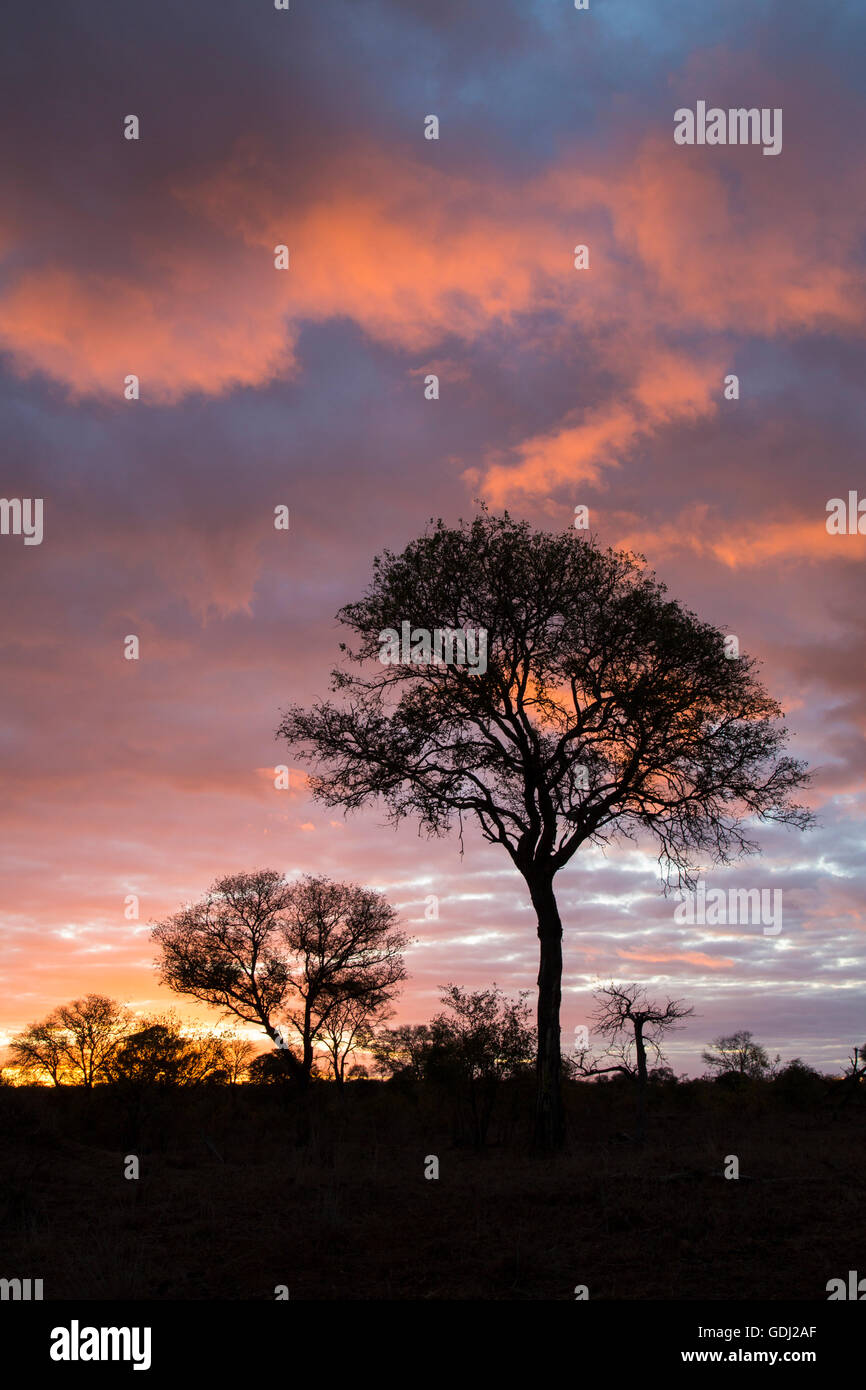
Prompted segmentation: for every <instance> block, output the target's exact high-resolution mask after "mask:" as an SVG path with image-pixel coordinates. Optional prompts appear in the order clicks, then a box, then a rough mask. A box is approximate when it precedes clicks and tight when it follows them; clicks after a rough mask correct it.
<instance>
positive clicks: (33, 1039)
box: [9, 1013, 68, 1086]
mask: <svg viewBox="0 0 866 1390" xmlns="http://www.w3.org/2000/svg"><path fill="white" fill-rule="evenodd" d="M64 1044H65V1039H64V1036H63V1029H62V1027H61V1025H60V1022H59V1020H58V1019H57V1015H56V1013H55V1014H50V1015H49V1016H48V1018H45V1019H43V1020H42V1021H41V1022H40V1023H31V1024H30V1027H29V1028H25V1029H24V1030H23V1032H21V1033H17V1034H16V1035H15V1037H14V1038H12V1039H11V1041H10V1043H9V1053H10V1061H11V1065H12V1066H13V1068H14V1069H15V1071H16V1072H17V1074H18V1078H19V1079H20V1080H21V1081H22V1082H24V1083H25V1084H26V1083H27V1082H34V1081H35V1082H40V1083H41V1082H43V1081H46V1080H48V1081H50V1082H51V1083H52V1085H54V1086H62V1085H63V1084H64V1080H65V1079H66V1078H67V1074H68V1069H67V1064H66V1053H65V1048H64Z"/></svg>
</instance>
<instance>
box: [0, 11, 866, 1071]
mask: <svg viewBox="0 0 866 1390" xmlns="http://www.w3.org/2000/svg"><path fill="white" fill-rule="evenodd" d="M6 29H7V42H6V43H5V44H4V45H3V46H2V51H0V68H2V72H3V80H2V83H0V111H2V118H3V123H4V126H5V128H6V130H7V131H11V132H12V140H11V144H10V146H9V150H8V154H9V157H8V159H7V160H6V161H5V163H6V169H5V174H4V176H3V182H4V189H3V195H4V196H3V198H2V202H0V409H2V416H3V443H4V450H3V469H2V482H0V490H2V495H3V496H5V497H42V498H44V507H45V537H44V541H43V543H42V544H41V545H40V546H30V547H25V546H24V545H23V543H22V540H21V538H20V537H14V536H3V537H0V576H2V579H0V582H2V591H0V592H2V596H3V601H2V607H0V644H2V662H3V675H4V679H3V685H2V703H0V758H2V766H3V788H4V794H3V798H2V802H0V816H2V839H0V855H2V883H3V889H2V900H0V909H2V911H0V982H2V992H3V1009H2V1013H0V1034H2V1036H8V1035H9V1034H10V1033H11V1032H12V1031H14V1030H15V1029H17V1028H19V1027H21V1026H23V1025H25V1024H27V1023H28V1022H30V1021H32V1020H33V1019H35V1018H37V1017H39V1016H41V1015H42V1014H44V1013H45V1012H47V1011H48V1010H49V1009H50V1008H52V1007H54V1006H55V1005H56V1004H58V1003H61V1002H64V1001H65V1000H68V999H71V998H73V997H76V996H78V995H81V994H83V993H86V992H88V991H90V990H99V991H101V992H107V993H111V994H113V995H115V996H117V997H118V998H121V999H123V1000H125V1001H127V1002H129V1003H130V1004H131V1005H132V1006H133V1007H135V1008H137V1009H140V1010H147V1009H156V1008H164V1007H166V1006H172V1005H174V1006H178V1001H177V999H176V998H175V997H174V996H171V995H169V994H168V993H167V992H166V991H164V990H162V989H160V988H159V987H158V986H157V984H156V980H155V974H154V971H153V966H152V955H153V952H152V948H151V945H150V942H149V938H148V930H147V922H148V920H149V919H152V918H158V917H161V916H163V915H165V914H166V913H168V912H171V911H173V910H174V909H175V908H176V907H178V906H179V905H180V903H181V902H183V901H186V900H189V899H194V898H197V897H198V896H200V895H201V894H202V893H203V892H204V891H205V890H206V889H207V887H208V886H209V884H210V883H211V882H212V881H213V879H214V878H216V877H217V876H219V875H222V874H225V873H230V872H237V871H240V870H244V869H252V868H256V867H273V868H277V869H280V870H283V871H285V872H286V873H290V874H294V873H301V872H307V871H309V872H325V873H328V874H331V875H332V876H334V877H342V878H347V879H353V880H357V881H360V882H364V883H367V884H369V885H371V886H373V887H376V888H380V889H382V890H384V891H385V892H387V894H388V896H389V898H390V900H391V901H392V902H393V903H394V905H395V906H396V907H398V908H399V909H400V911H401V914H402V916H403V920H404V922H405V923H406V925H407V927H408V929H409V930H410V931H412V932H413V933H414V934H415V935H416V936H417V938H418V940H417V943H416V944H415V945H414V946H413V947H412V949H411V951H410V952H409V955H408V958H407V963H408V966H409V969H410V972H411V979H410V981H409V983H408V985H407V988H406V990H405V992H404V994H403V996H402V998H401V1001H400V1006H399V1015H398V1016H399V1018H400V1019H401V1020H405V1021H421V1020H423V1019H425V1018H429V1017H430V1015H431V1013H432V1012H434V1011H435V1009H436V1007H437V986H438V985H439V984H444V983H446V982H448V981H455V982H456V983H459V984H461V985H466V986H476V987H480V986H482V985H488V984H490V983H492V982H493V981H496V983H498V984H499V985H500V986H502V987H503V988H505V989H507V990H509V991H510V992H516V991H517V990H519V989H530V990H531V989H532V988H533V986H534V980H535V971H536V968H537V967H536V950H535V948H536V941H535V936H534V925H533V921H532V915H531V910H530V908H529V904H528V901H527V897H526V893H525V890H524V888H523V885H522V883H521V881H520V880H519V878H518V877H517V875H516V874H515V873H514V871H513V869H512V868H511V865H510V861H509V860H508V859H507V857H506V856H505V855H504V853H502V852H500V851H498V850H496V849H495V848H492V847H489V846H486V845H484V844H483V842H482V841H481V840H480V838H479V837H478V836H477V835H475V834H474V833H473V832H471V831H468V832H467V835H466V839H465V853H464V855H463V857H462V858H461V856H460V853H459V846H458V843H457V840H456V837H451V838H448V839H445V840H442V841H428V840H424V839H419V838H418V836H417V833H416V831H415V828H414V827H413V826H412V825H409V824H407V825H404V826H403V827H402V828H401V829H400V830H399V831H397V832H395V831H393V830H391V829H389V828H386V827H383V823H382V822H383V816H382V814H381V813H379V812H377V811H370V812H365V813H363V814H360V815H356V816H353V817H351V818H349V819H345V820H344V818H343V817H342V816H341V815H339V814H338V813H335V812H334V811H332V810H331V811H329V810H327V809H325V808H323V807H321V806H318V805H316V804H314V803H312V802H311V801H310V800H309V798H308V796H307V794H306V791H305V788H304V783H303V779H302V778H301V777H300V776H296V777H294V778H293V781H292V787H291V789H290V790H288V791H284V792H277V791H275V790H274V787H273V780H272V775H271V773H270V771H269V769H271V768H272V767H273V766H274V764H276V763H280V762H285V761H288V762H289V763H290V764H292V765H293V766H297V764H293V763H292V757H291V754H290V753H288V752H287V751H286V750H285V747H284V745H278V744H277V743H276V742H275V740H274V730H275V728H276V726H277V723H278V720H279V713H280V710H281V708H283V707H285V705H287V704H288V703H289V702H290V701H295V700H299V701H310V700H312V699H313V698H314V697H315V696H317V695H321V694H324V693H325V691H326V688H327V683H328V673H329V671H330V669H331V667H332V665H333V664H334V663H335V662H336V660H337V657H338V651H337V643H338V641H339V639H340V636H341V633H340V631H339V629H338V625H337V624H336V623H335V621H334V614H335V613H336V611H337V610H338V608H339V607H340V606H341V605H342V604H343V603H346V602H348V601H350V600H352V599H353V598H356V597H358V596H359V595H360V593H361V592H362V590H363V588H364V586H365V584H366V582H367V579H368V576H369V573H370V565H371V561H372V558H373V556H374V554H375V553H376V552H377V551H379V550H381V549H382V548H383V547H384V546H388V547H390V548H392V549H398V548H401V547H402V546H403V545H404V544H406V542H408V541H409V540H410V539H411V538H412V537H413V536H414V535H416V534H418V533H419V532H420V531H421V530H423V528H424V526H425V524H426V522H427V520H428V519H429V518H430V517H432V516H439V515H441V516H443V517H445V518H446V519H447V520H449V521H455V520H456V519H457V518H458V517H459V516H461V515H462V516H468V515H471V514H472V512H473V510H474V507H473V499H475V498H477V497H483V498H485V499H486V500H488V502H489V503H490V504H491V505H493V506H497V507H501V506H503V505H504V506H508V507H509V509H511V510H512V511H513V512H514V513H516V514H517V515H520V516H525V517H527V518H529V519H530V520H531V521H532V522H533V523H534V524H537V525H541V526H545V527H548V528H550V529H555V530H559V529H561V528H564V527H567V526H568V525H569V524H570V520H571V517H572V515H573V511H574V507H575V505H577V504H586V505H587V506H589V508H590V516H591V521H592V526H593V529H594V531H596V533H597V534H598V536H599V538H600V539H601V540H602V541H603V542H604V543H605V544H608V543H609V544H614V545H628V546H631V547H634V548H636V549H638V550H640V551H642V552H643V553H644V554H645V555H646V556H647V558H648V560H649V562H650V564H651V565H652V566H653V567H654V568H655V569H656V571H657V572H658V574H659V575H660V577H661V578H663V579H664V580H665V581H666V582H667V583H668V585H669V587H670V589H671V592H672V593H673V594H674V595H675V596H677V597H678V598H680V599H682V600H683V601H684V602H685V603H687V604H688V605H689V606H690V607H692V608H694V609H695V610H696V611H697V612H698V613H699V614H700V615H701V616H702V617H705V618H706V619H707V620H709V621H712V622H714V623H717V624H718V625H719V626H720V627H723V628H724V629H725V630H726V631H728V632H732V633H736V634H737V635H738V636H739V638H740V642H741V644H742V647H743V648H744V650H746V651H748V652H750V653H753V654H755V655H757V656H758V657H759V658H760V659H761V661H762V662H763V668H762V674H763V677H764V679H765V681H766V683H767V685H768V686H769V688H770V690H771V691H772V693H773V694H775V695H776V696H777V698H779V699H780V700H781V702H782V703H783V706H784V708H785V711H786V714H787V718H788V722H789V724H790V726H791V730H792V735H793V737H792V751H793V752H794V753H795V754H796V755H797V756H799V757H803V758H806V759H807V760H808V761H809V762H810V764H811V765H812V766H813V767H814V769H815V773H816V776H815V782H814V786H813V788H812V792H811V800H812V804H813V805H814V806H815V809H816V811H817V813H818V817H819V824H818V826H817V827H816V829H815V830H813V831H811V832H810V833H809V834H807V835H800V834H798V833H796V832H789V831H784V830H781V829H778V828H773V827H767V828H764V829H763V830H762V831H761V832H760V840H761V845H762V848H763V853H762V855H761V856H759V857H755V858H752V859H749V860H746V861H744V862H742V863H741V864H740V865H737V866H735V867H733V868H731V869H729V870H726V871H725V872H724V873H721V872H716V873H713V874H711V875H710V876H709V878H708V882H709V883H710V884H711V885H713V886H718V887H722V888H725V889H727V888H728V887H730V886H733V887H738V888H781V889H782V890H783V892H784V927H783V931H782V932H781V934H780V935H779V936H777V937H767V936H764V935H762V934H761V932H760V930H759V929H757V928H752V927H741V928H728V927H715V928H714V927H703V928H700V927H684V926H681V925H677V924H676V923H675V921H674V918H673V906H674V905H673V903H672V902H671V901H670V900H666V899H665V898H664V897H663V896H662V894H661V893H660V890H659V883H658V875H657V870H656V866H655V858H654V854H653V851H652V848H651V846H650V845H649V844H641V845H638V846H631V845H626V846H624V847H623V846H619V847H613V848H611V849H610V850H609V851H608V852H607V854H606V855H605V854H602V853H601V852H600V851H596V850H592V851H588V852H582V853H581V854H580V855H579V856H578V858H577V859H576V860H575V861H573V863H572V865H571V866H570V867H569V868H568V869H566V870H565V871H564V872H563V874H562V875H561V876H560V878H559V880H558V883H559V890H560V901H561V911H562V915H563V919H564V922H565V981H564V1004H563V1039H564V1043H565V1044H566V1045H567V1044H568V1040H569V1037H570V1036H571V1034H572V1031H573V1028H574V1026H576V1025H578V1024H581V1023H584V1022H586V1021H587V1016H588V1007H589V1004H590V998H589V992H590V990H591V988H592V986H593V984H594V982H596V981H598V980H600V981H605V980H609V979H611V978H615V979H619V980H632V979H636V980H639V981H641V982H645V983H647V984H648V985H649V986H650V987H651V988H652V990H653V991H654V992H656V993H659V994H671V995H673V996H676V997H679V998H683V999H685V1000H687V1001H688V1002H690V1003H692V1004H694V1005H695V1007H696V1010H697V1014H698V1017H697V1018H696V1019H695V1020H693V1021H692V1022H691V1023H690V1024H689V1026H688V1028H687V1029H686V1030H684V1031H683V1032H682V1033H681V1034H679V1035H677V1039H678V1040H677V1042H676V1044H675V1045H674V1046H672V1047H671V1049H670V1054H671V1058H672V1061H673V1064H674V1066H675V1067H676V1069H677V1070H695V1069H697V1068H698V1067H699V1062H698V1054H699V1052H700V1050H701V1047H702V1046H703V1045H705V1043H706V1042H707V1041H708V1040H709V1039H710V1038H711V1037H713V1036H715V1035H716V1034H718V1033H720V1032H731V1031H734V1030H735V1029H739V1028H748V1029H751V1030H752V1031H753V1032H754V1033H755V1034H756V1036H757V1037H758V1038H759V1039H760V1040H761V1041H762V1042H763V1043H764V1044H765V1045H766V1046H767V1047H768V1050H769V1051H770V1052H771V1054H775V1052H776V1051H780V1052H781V1053H782V1055H783V1057H789V1056H794V1055H800V1056H802V1057H803V1058H805V1059H806V1060H808V1061H811V1062H812V1063H813V1064H815V1065H818V1066H821V1067H823V1068H826V1069H827V1070H834V1069H836V1068H838V1067H839V1066H840V1065H841V1064H842V1063H843V1062H844V1059H845V1057H846V1055H847V1053H848V1052H849V1050H850V1046H851V1044H852V1043H854V1042H855V1041H859V1042H862V1041H864V1040H866V1008H864V976H866V970H864V956H866V952H864V925H866V922H864V910H863V900H864V886H866V885H864V880H866V855H864V831H863V825H864V822H863V813H864V770H866V753H864V739H863V735H864V732H866V660H864V653H866V616H864V603H863V598H864V585H863V566H864V558H866V537H864V536H860V535H853V536H831V535H828V533H827V530H826V527H825V517H826V504H827V501H828V499H830V498H832V497H845V496H847V494H848V492H849V490H850V489H859V491H860V495H864V493H866V469H864V452H863V441H864V428H863V427H864V413H866V405H864V398H863V392H862V382H863V376H864V366H866V361H864V358H866V354H864V331H866V314H864V308H866V305H864V299H866V290H864V285H866V281H864V274H863V271H864V264H863V262H864V254H863V252H864V244H863V226H864V214H866V179H864V156H863V148H864V140H863V132H864V104H866V98H864V95H863V91H862V71H861V70H860V69H861V60H860V58H859V56H858V55H859V54H862V52H863V45H864V40H866V14H864V12H863V9H862V7H861V6H858V5H855V4H853V3H850V4H846V3H839V4H836V5H834V6H832V7H830V8H828V9H825V8H824V7H816V6H814V5H812V4H809V3H806V0H798V2H797V3H782V0H761V2H760V3H756V0H751V2H750V3H739V4H729V5H717V4H710V3H699V2H696V0H660V2H659V3H657V4H654V5H646V4H642V3H641V4H639V3H635V0H607V2H606V3H598V4H596V3H595V0H593V4H592V6H591V9H590V11H589V12H586V13H583V12H576V11H575V10H574V9H573V7H572V6H571V5H570V4H569V3H567V0H535V3H531V4H527V3H526V0H483V2H482V3H467V0H439V3H437V4H432V5H431V4H428V3H422V0H400V2H399V3H390V2H389V3H386V0H371V2H370V3H367V4H364V5H359V4H357V3H352V0H320V3H317V4H313V3H306V4H305V3H303V0H298V3H297V4H293V6H292V8H291V10H290V11H289V12H287V13H282V12H275V11H274V10H273V9H272V8H268V5H267V4H264V3H263V4H261V5H251V4H249V3H245V2H242V0H235V2H233V3H225V0H218V3H204V0H185V3H184V4H183V5H178V4H165V3H154V4H152V5H148V6H146V7H145V6H137V5H123V6H121V5H118V4H117V3H116V0H112V3H108V0H92V3H88V4H87V5H84V4H81V3H75V4H71V5H70V4H60V3H58V2H57V0H47V3H45V4H41V5H40V6H38V7H33V6H26V5H24V4H22V3H20V0H17V3H16V0H13V3H12V4H11V6H10V8H9V11H8V13H7V16H6ZM704 98H707V99H708V100H709V101H711V102H713V103H715V104H717V105H719V106H721V107H729V106H732V107H736V106H752V105H754V106H758V107H782V108H784V148H783V150H782V153H781V154H780V155H779V156H778V157H776V158H772V159H767V158H763V157H762V155H761V151H760V149H755V148H749V147H727V148H712V149H711V148H698V147H694V148H684V147H677V146H676V145H675V144H674V142H673V138H672V131H673V113H674V110H675V109H676V108H678V107H682V106H694V104H695V102H696V101H697V100H698V99H704ZM128 112H135V113H137V114H138V115H139V117H140V121H141V139H140V140H139V141H138V142H129V141H126V140H124V139H123V137H122V123H123V117H124V115H125V114H126V113H128ZM431 112H433V113H436V114H438V116H439V118H440V121H441V136H440V139H439V141H438V142H432V141H425V140H424V138H423V123H424V117H425V116H426V115H427V114H428V113H431ZM283 242H285V243H286V244H288V245H289V247H290V250H291V268H290V270H289V271H288V272H286V273H278V272H276V271H275V270H274V268H273V247H274V245H275V244H277V243H283ZM576 243H586V244H587V245H589V247H590V250H591V265H590V269H589V271H587V272H576V271H575V270H574V268H573V264H572V252H573V248H574V246H575V244H576ZM132 372H134V373H137V374H138V375H140V378H141V390H142V399H141V400H140V401H138V402H126V401H124V400H123V396H122V389H123V380H124V377H125V376H126V375H127V373H132ZM429 372H435V373H437V374H438V375H439V376H440V380H441V399H440V400H439V401H438V402H436V403H432V402H427V401H425V400H424V392H423V382H424V378H425V376H426V375H427V373H429ZM729 372H735V373H737V374H738V376H739V378H740V383H741V398H740V400H739V401H736V402H727V401H725V400H724V399H723V395H722V383H723V381H724V378H725V376H726V374H728V373H729ZM280 503H284V504H286V505H288V506H289V508H290V511H291V528H290V531H289V532H288V533H282V532H275V531H274V529H273V524H272V517H273V509H274V507H275V506H276V505H277V504H280ZM128 633H136V634H138V635H139V637H140V639H141V652H142V655H141V660H140V661H138V662H127V661H124V660H123V656H122V647H123V638H124V636H125V635H126V634H128ZM128 894H137V895H139V897H140V901H141V919H140V921H139V922H138V923H135V922H128V921H125V920H124V916H123V903H124V899H125V897H126V895H128ZM429 894H436V895H437V896H438V898H439V913H440V915H439V919H438V921H433V922H431V921H427V920H425V918H424V904H425V899H426V897H427V895H429ZM181 1007H182V1008H183V1007H184V1006H181ZM185 1011H187V1012H189V1013H195V1016H196V1017H197V1018H200V1019H205V1018H209V1019H214V1017H215V1016H214V1015H213V1014H210V1013H208V1012H206V1011H203V1010H192V1009H188V1010H185Z"/></svg>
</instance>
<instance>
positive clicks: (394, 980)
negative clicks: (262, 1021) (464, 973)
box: [284, 876, 408, 1076]
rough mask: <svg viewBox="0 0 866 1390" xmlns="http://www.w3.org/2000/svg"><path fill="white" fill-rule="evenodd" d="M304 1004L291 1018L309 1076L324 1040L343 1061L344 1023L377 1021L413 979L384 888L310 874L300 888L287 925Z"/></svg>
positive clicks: (355, 1025) (293, 977)
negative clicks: (378, 889) (409, 977)
mask: <svg viewBox="0 0 866 1390" xmlns="http://www.w3.org/2000/svg"><path fill="white" fill-rule="evenodd" d="M284 937H285V942H286V945H287V947H288V950H289V953H290V965H289V978H290V982H291V984H292V986H293V988H294V991H295V995H296V997H297V1001H298V1002H297V1003H296V1004H295V1005H294V1007H292V1008H288V1009H286V1010H285V1019H286V1023H287V1025H288V1027H289V1029H290V1030H291V1032H292V1033H294V1035H295V1037H296V1038H297V1040H298V1042H299V1043H300V1046H301V1057H302V1065H303V1068H304V1073H305V1075H307V1076H309V1075H310V1073H311V1070H312V1066H313V1060H314V1050H315V1047H316V1044H317V1043H322V1044H323V1046H324V1047H325V1048H326V1049H327V1050H329V1051H330V1053H331V1056H332V1058H333V1057H334V1055H335V1053H336V1056H337V1058H338V1059H339V1057H340V1054H341V1050H342V1049H343V1048H344V1046H345V1040H344V1039H343V1037H342V1030H343V1028H344V1027H346V1028H349V1029H350V1030H354V1032H355V1033H357V1031H358V1029H359V1028H361V1027H362V1025H363V1024H364V1023H365V1021H367V1020H372V1019H374V1018H375V1017H376V1016H377V1015H380V1014H381V1012H382V1010H383V1009H385V1008H386V1007H387V1006H388V1004H389V1001H390V1000H391V999H392V998H393V997H394V995H395V993H396V992H397V989H398V987H399V986H400V985H401V984H402V982H403V980H405V978H406V967H405V966H404V964H403V950H404V949H405V947H406V945H407V943H408V937H407V936H406V935H405V933H404V932H402V931H401V930H400V929H399V928H398V926H397V914H396V912H395V911H394V909H393V908H392V907H391V906H390V904H389V903H388V902H387V901H386V900H385V898H384V897H383V896H382V894H381V893H376V892H373V891H372V890H371V889H369V888H360V887H358V886H357V885H356V884H347V883H332V882H331V881H330V880H329V879H327V878H322V877H319V878H314V877H310V876H307V877H305V878H303V879H301V881H300V882H299V883H297V884H295V885H293V888H292V896H291V900H290V903H289V906H288V910H287V913H286V919H285V925H284Z"/></svg>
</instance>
